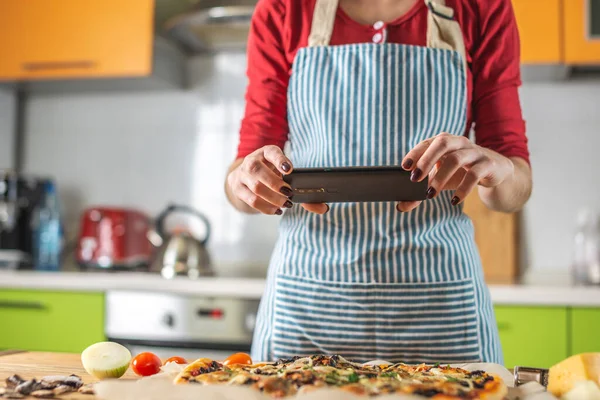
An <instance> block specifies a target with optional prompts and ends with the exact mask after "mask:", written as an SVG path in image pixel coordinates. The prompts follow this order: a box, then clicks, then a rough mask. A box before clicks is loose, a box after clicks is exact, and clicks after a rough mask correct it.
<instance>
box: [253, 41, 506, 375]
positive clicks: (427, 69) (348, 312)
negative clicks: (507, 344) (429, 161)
mask: <svg viewBox="0 0 600 400" xmlns="http://www.w3.org/2000/svg"><path fill="white" fill-rule="evenodd" d="M292 71H293V73H292V76H291V79H290V85H289V92H288V119H289V124H290V145H291V158H292V161H293V163H294V166H295V167H297V168H298V167H340V166H382V165H399V164H400V163H401V161H402V158H403V157H404V155H405V154H406V153H407V152H408V151H409V150H411V149H412V148H413V147H414V146H415V145H416V144H418V143H419V142H421V141H422V140H424V139H427V138H430V137H433V136H435V135H437V134H439V133H440V132H448V133H451V134H454V135H462V134H463V132H464V130H465V126H466V102H467V98H466V81H465V79H466V78H465V72H464V69H463V60H462V57H461V55H460V54H459V53H457V52H454V51H450V50H442V49H434V48H427V47H419V46H408V45H398V44H354V45H343V46H321V47H307V48H303V49H301V50H300V51H299V52H298V54H297V56H296V59H295V61H294V65H293V69H292ZM390 185H393V182H390ZM451 196H452V194H451V193H448V192H442V193H441V195H439V196H438V197H436V198H435V199H433V200H430V201H426V202H424V203H423V204H422V205H421V206H420V207H419V208H417V209H416V210H414V211H412V212H409V213H399V212H398V211H396V209H395V204H394V203H361V204H357V203H350V204H332V205H331V210H330V212H329V213H328V214H326V215H324V216H320V215H315V214H311V213H308V212H307V211H305V210H304V209H302V208H301V207H295V208H293V209H292V210H289V211H287V212H286V214H285V215H284V216H283V219H282V222H281V225H280V237H279V240H278V242H277V244H276V247H275V251H274V254H273V258H272V262H271V265H270V267H269V276H268V287H267V291H266V293H265V296H264V298H263V301H262V303H261V307H260V310H259V316H258V324H257V329H256V332H255V341H254V345H253V354H252V355H253V358H254V359H256V360H271V359H276V358H284V357H290V356H294V355H307V354H315V353H325V354H341V355H343V356H346V357H348V358H350V359H354V360H357V361H368V360H373V359H384V360H389V361H392V362H400V361H402V362H411V363H413V362H444V363H446V362H448V363H451V362H476V361H485V362H498V363H502V354H501V350H500V345H499V340H498V333H497V328H496V323H495V318H494V313H493V308H492V304H491V301H490V298H489V293H488V290H487V288H486V286H485V284H484V281H483V276H482V271H481V265H480V259H479V254H478V251H477V248H476V245H475V242H474V232H473V226H472V224H471V221H470V220H469V219H468V217H466V216H465V215H464V213H463V211H462V208H461V207H454V206H452V205H451V204H450V201H451Z"/></svg>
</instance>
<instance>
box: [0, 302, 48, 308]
mask: <svg viewBox="0 0 600 400" xmlns="http://www.w3.org/2000/svg"><path fill="white" fill-rule="evenodd" d="M3 308H4V309H9V310H10V309H13V310H46V309H47V307H46V306H45V305H44V304H43V303H40V302H37V301H6V300H0V309H3Z"/></svg>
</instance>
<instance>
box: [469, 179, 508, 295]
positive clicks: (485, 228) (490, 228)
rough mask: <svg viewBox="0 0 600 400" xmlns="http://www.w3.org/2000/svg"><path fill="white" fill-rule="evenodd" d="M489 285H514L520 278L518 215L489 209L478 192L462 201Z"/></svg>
mask: <svg viewBox="0 0 600 400" xmlns="http://www.w3.org/2000/svg"><path fill="white" fill-rule="evenodd" d="M465 213H466V214H467V215H468V216H469V217H470V218H471V220H472V221H473V224H474V226H475V242H476V243H477V247H478V248H479V253H480V255H481V263H482V264H483V272H484V276H485V280H486V282H487V283H488V284H509V283H516V282H517V281H518V279H519V276H520V265H519V260H520V247H519V243H520V226H519V221H520V215H519V214H505V213H499V212H495V211H491V210H489V209H488V208H487V207H486V206H485V205H484V204H483V202H482V201H481V199H480V198H479V195H478V194H477V190H475V191H473V192H472V193H471V195H470V196H469V197H467V199H466V200H465Z"/></svg>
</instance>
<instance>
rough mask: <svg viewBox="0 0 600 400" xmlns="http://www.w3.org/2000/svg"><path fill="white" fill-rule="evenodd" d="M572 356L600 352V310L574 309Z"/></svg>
mask: <svg viewBox="0 0 600 400" xmlns="http://www.w3.org/2000/svg"><path fill="white" fill-rule="evenodd" d="M570 313H571V349H570V355H574V354H581V353H587V352H600V335H599V334H598V332H600V308H572V309H571V310H570Z"/></svg>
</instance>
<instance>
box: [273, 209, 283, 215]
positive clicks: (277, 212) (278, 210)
mask: <svg viewBox="0 0 600 400" xmlns="http://www.w3.org/2000/svg"><path fill="white" fill-rule="evenodd" d="M281 214H283V211H282V210H280V209H277V211H275V215H281Z"/></svg>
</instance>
